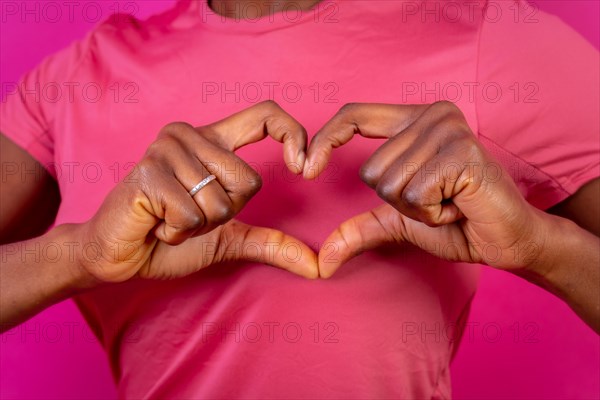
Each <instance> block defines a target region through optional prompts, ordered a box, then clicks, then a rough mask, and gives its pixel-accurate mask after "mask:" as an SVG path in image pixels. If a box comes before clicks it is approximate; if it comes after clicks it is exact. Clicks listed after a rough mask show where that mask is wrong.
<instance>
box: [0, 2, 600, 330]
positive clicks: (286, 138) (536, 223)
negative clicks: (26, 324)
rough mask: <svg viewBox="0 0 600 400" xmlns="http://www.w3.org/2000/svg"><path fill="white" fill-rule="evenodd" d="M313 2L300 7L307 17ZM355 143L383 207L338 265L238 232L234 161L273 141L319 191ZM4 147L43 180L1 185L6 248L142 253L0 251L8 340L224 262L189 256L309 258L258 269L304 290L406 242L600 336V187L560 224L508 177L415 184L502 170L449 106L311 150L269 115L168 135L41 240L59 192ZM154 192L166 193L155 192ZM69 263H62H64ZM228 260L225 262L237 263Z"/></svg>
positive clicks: (353, 123)
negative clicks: (45, 315)
mask: <svg viewBox="0 0 600 400" xmlns="http://www.w3.org/2000/svg"><path fill="white" fill-rule="evenodd" d="M317 2H318V1H315V0H310V1H295V3H296V4H297V5H300V6H301V7H303V9H309V8H311V7H313V6H314V5H315V4H316V3H317ZM241 3H243V1H242V0H214V1H213V2H212V3H211V5H212V7H213V9H214V10H215V11H216V12H218V13H219V12H220V11H221V12H222V13H223V15H226V16H228V17H231V18H244V17H245V18H249V17H250V18H255V17H257V16H247V15H246V16H244V15H240V14H239V13H236V12H237V11H236V10H243V9H244V8H241V7H236V4H237V5H239V4H241ZM255 4H260V2H257V3H255ZM274 4H279V5H278V6H277V7H279V10H281V9H284V7H285V4H286V2H284V1H279V2H275V3H274ZM253 9H256V8H255V7H253ZM277 10H278V9H273V4H271V5H264V7H262V8H260V11H259V12H260V13H261V14H260V16H263V15H266V13H269V12H274V11H275V12H276V11H277ZM231 132H236V133H237V135H231ZM355 134H360V135H363V136H365V137H386V138H389V141H388V142H386V143H385V144H384V145H383V146H382V147H381V148H380V149H379V150H378V151H377V152H376V153H375V154H373V156H372V157H371V159H370V160H369V161H367V163H366V164H365V165H364V166H363V168H362V170H361V177H362V178H363V180H364V181H365V183H366V184H367V185H369V186H370V187H371V188H373V189H374V190H376V191H377V193H378V194H379V195H380V197H381V198H382V199H383V201H384V203H382V204H383V205H382V206H381V207H378V208H377V209H375V210H372V211H371V212H369V213H366V214H363V215H359V216H356V217H355V218H353V219H351V220H349V221H346V222H344V223H343V224H342V225H340V227H339V228H338V229H337V230H336V231H334V232H333V233H332V234H331V235H330V237H329V239H328V240H327V242H333V243H335V244H336V245H337V246H338V248H339V249H340V252H339V257H338V258H339V262H338V263H334V264H332V263H324V262H319V261H318V258H317V255H315V254H314V252H313V251H312V250H311V249H310V248H309V247H308V246H306V245H305V244H303V243H301V242H299V241H298V240H297V239H295V238H293V237H290V236H288V235H285V234H284V233H282V232H279V231H275V230H272V229H266V228H260V227H251V226H248V225H245V224H242V223H240V222H237V221H235V220H233V219H232V218H233V217H234V216H235V215H236V214H237V213H238V212H239V211H240V210H241V209H242V208H243V206H244V205H245V204H246V202H247V201H249V200H250V198H251V197H252V196H253V195H254V194H255V193H256V191H257V190H259V188H260V180H259V178H258V176H257V175H256V174H255V173H253V171H251V170H250V169H249V167H248V165H247V164H245V163H244V162H243V160H241V159H239V158H237V156H235V154H234V151H235V150H236V149H238V148H239V147H241V146H244V145H246V144H249V143H253V142H256V141H258V140H261V139H262V138H264V137H265V136H271V137H272V138H274V139H276V140H278V141H280V142H282V143H283V144H284V160H285V161H286V163H287V164H288V165H290V169H291V170H292V172H295V173H301V172H302V171H304V175H305V178H307V179H312V178H314V177H316V176H317V175H318V174H319V173H321V172H322V170H320V169H319V168H315V167H314V165H313V164H315V165H317V166H324V165H327V161H328V159H329V156H330V153H331V151H332V149H333V148H335V147H338V146H341V145H343V144H344V143H346V142H347V141H349V140H350V139H351V138H352V137H353V135H355ZM0 144H1V145H2V146H1V149H0V158H1V160H0V161H1V162H2V163H6V164H10V165H17V166H19V168H22V169H24V168H23V167H26V169H27V170H33V169H35V168H37V170H38V171H39V172H38V176H37V177H36V178H35V179H21V178H20V176H17V177H15V176H12V177H9V178H8V179H7V180H6V181H3V183H2V191H1V193H0V200H1V201H0V238H1V240H2V242H3V243H12V242H16V241H18V240H22V239H25V238H34V239H31V240H30V242H29V243H28V244H27V245H28V246H35V245H36V244H40V245H42V246H43V245H44V244H45V243H49V242H53V243H72V242H74V241H75V242H79V243H87V242H95V243H99V244H101V245H104V246H107V247H111V246H114V245H115V244H117V245H119V246H121V247H123V248H127V249H134V250H135V251H133V252H121V253H119V255H120V258H112V259H111V258H107V259H102V260H101V261H100V262H94V263H91V262H89V260H86V259H85V257H83V256H82V255H81V254H76V257H75V258H74V259H73V260H63V262H61V263H54V264H52V265H44V264H43V263H35V262H28V263H23V262H22V260H21V258H20V257H19V256H18V255H16V256H15V255H14V254H12V250H13V249H12V248H11V247H10V246H2V247H0V252H2V256H3V259H6V260H7V262H3V265H2V268H1V270H0V273H1V279H0V322H1V323H2V330H5V329H7V328H10V327H11V326H14V325H16V324H18V323H20V322H23V321H24V320H26V319H27V318H29V317H31V316H32V315H34V314H35V313H37V312H39V311H41V310H43V309H44V308H46V307H48V306H50V305H52V304H54V303H56V302H58V301H60V300H63V299H65V298H68V297H69V296H72V295H73V294H76V293H79V292H81V291H85V290H88V289H90V288H93V287H95V286H98V285H103V284H110V283H113V282H122V281H124V280H127V279H130V278H132V277H141V278H173V277H181V276H185V275H187V274H190V273H193V272H195V271H197V270H198V269H200V268H204V267H206V266H209V265H211V264H213V263H217V262H220V261H223V260H224V258H222V257H220V256H219V255H218V254H219V251H216V252H215V254H213V256H211V257H208V258H207V257H203V262H202V263H201V264H200V265H198V263H197V259H198V254H196V253H195V251H196V249H197V248H199V247H200V248H201V247H202V245H203V244H212V245H214V246H215V247H216V248H217V249H220V250H223V251H224V250H226V249H227V248H228V246H231V245H232V244H236V243H237V244H239V243H243V242H244V241H250V242H253V243H265V242H277V243H280V244H283V243H286V242H291V241H293V242H295V244H296V245H297V246H300V247H301V248H302V249H303V251H302V259H301V261H300V262H297V263H292V264H290V263H289V262H286V260H285V259H284V258H283V257H281V255H280V254H277V253H275V254H273V253H272V252H271V251H269V249H265V251H264V252H262V254H265V255H270V256H269V257H267V258H265V259H260V260H253V261H258V262H263V263H268V264H272V265H275V266H278V267H281V268H284V269H286V270H289V271H290V272H293V273H296V274H299V275H301V276H305V277H308V278H315V277H317V276H321V277H323V278H326V277H329V276H331V275H332V274H333V273H334V272H335V270H336V269H337V268H339V267H340V266H341V264H342V263H343V262H344V261H346V260H348V259H350V258H351V257H353V256H354V255H356V254H358V253H359V252H361V251H365V250H368V249H372V248H375V247H377V246H379V245H381V244H384V243H390V242H398V243H401V242H404V241H408V242H411V243H414V244H415V245H417V246H421V247H423V248H424V249H425V250H428V251H431V249H432V248H434V246H431V244H436V243H437V244H439V243H459V244H461V246H459V250H460V251H458V252H457V253H456V254H450V255H449V254H444V255H440V254H436V253H435V251H433V253H434V254H436V255H438V256H445V257H446V258H450V259H451V260H453V261H466V262H479V263H487V264H489V265H491V266H493V267H496V268H499V269H503V270H506V271H509V272H511V273H514V274H517V275H520V276H523V277H525V278H526V279H528V280H530V281H531V282H533V283H535V284H537V285H539V286H542V287H544V288H546V289H547V290H549V291H551V292H553V293H555V294H556V295H557V296H559V297H560V298H562V299H563V300H564V301H565V302H567V304H569V306H570V307H571V308H573V310H574V311H575V312H577V314H578V315H579V316H580V317H581V318H582V319H583V320H584V321H585V322H586V323H588V324H589V325H590V326H591V327H592V328H593V329H595V330H596V331H597V332H598V331H600V301H599V299H598V292H599V291H600V289H599V286H600V284H599V283H598V282H599V281H600V277H599V274H598V269H599V268H598V267H599V265H600V260H599V259H598V254H597V253H598V252H597V249H598V246H599V244H600V243H599V240H598V237H597V236H595V235H598V233H599V232H600V218H599V216H600V201H598V200H599V197H600V195H599V193H600V180H598V179H596V180H594V181H593V182H590V183H588V184H587V185H585V186H584V187H582V188H581V189H580V190H579V191H578V192H577V193H575V194H574V195H573V196H571V197H570V198H568V199H567V200H565V201H564V202H563V203H561V204H559V205H558V206H556V207H554V208H553V209H552V210H551V211H552V212H553V213H555V214H556V215H561V216H564V217H565V218H561V217H558V216H554V215H551V214H550V213H546V212H542V211H540V210H537V209H535V208H533V207H531V206H530V205H528V204H527V202H526V201H525V200H524V199H523V197H522V196H521V194H520V193H519V192H518V190H517V189H516V187H515V185H514V183H513V182H512V180H511V179H510V177H509V176H508V174H506V173H503V174H502V179H501V180H500V181H499V182H494V183H493V184H492V183H490V182H486V181H485V180H482V179H481V173H480V171H478V170H477V169H476V168H475V169H473V168H469V169H466V170H457V175H456V176H454V177H452V179H451V180H449V181H444V180H440V181H434V182H432V181H430V180H429V181H428V180H427V179H414V178H415V176H417V177H419V172H418V171H416V172H414V173H412V175H411V174H407V173H406V172H405V171H404V170H403V169H402V168H401V167H402V165H403V163H408V162H415V163H417V164H420V163H427V162H434V163H440V164H442V165H443V164H444V163H456V164H459V165H460V164H462V163H464V162H465V161H469V162H473V163H474V165H478V164H479V165H483V164H485V163H487V162H495V160H493V159H492V158H491V157H490V156H489V155H488V154H487V153H486V152H485V149H483V148H482V146H481V145H480V144H479V143H478V142H477V141H476V140H475V139H474V135H473V133H472V132H471V131H470V130H469V128H468V126H467V124H466V122H465V121H464V117H463V116H462V113H461V112H460V110H458V109H457V108H456V107H455V106H453V105H451V104H449V103H445V102H441V103H437V104H434V105H419V106H400V105H381V104H362V105H361V104H354V105H348V106H345V107H343V108H342V109H341V110H340V112H339V113H338V114H336V116H334V117H333V118H332V120H330V121H329V122H328V123H327V124H326V125H325V126H324V127H323V128H322V129H321V130H320V131H319V132H318V133H317V135H316V136H315V137H314V139H313V140H312V142H311V144H310V147H309V148H308V150H306V132H305V131H304V129H303V128H302V127H301V125H300V124H299V123H298V122H296V121H295V120H294V119H293V118H292V117H291V116H289V115H288V114H286V113H285V112H284V111H283V110H281V108H280V107H279V106H277V105H276V104H274V103H272V102H265V103H261V104H259V105H257V106H254V107H251V108H249V109H247V110H244V111H242V112H240V113H237V114H235V115H233V116H231V117H228V118H226V119H224V120H222V121H218V122H215V123H214V124H211V125H208V126H204V127H197V128H194V127H191V126H190V125H187V124H184V123H174V124H169V125H167V126H166V127H165V128H164V129H163V130H162V131H161V132H160V133H159V137H158V139H157V141H156V142H154V143H153V144H152V145H151V146H150V147H149V149H148V151H147V153H146V155H145V156H144V158H143V159H142V160H141V161H140V163H139V164H138V168H136V169H135V170H134V175H133V177H134V178H135V179H134V183H125V182H122V183H120V184H119V185H117V186H116V187H115V188H114V189H113V190H112V191H111V192H110V193H109V195H108V196H107V198H106V199H105V200H104V203H103V205H102V206H101V207H100V209H99V211H98V212H97V214H96V215H95V216H94V217H93V218H92V219H90V220H89V221H87V222H85V223H82V224H68V225H61V226H58V227H56V228H54V229H52V230H51V231H49V232H47V233H45V234H44V235H41V236H40V234H41V233H42V232H43V231H44V230H45V229H46V228H47V227H48V226H49V224H50V223H51V222H52V221H53V219H54V218H55V216H56V210H57V205H58V204H59V202H60V197H59V194H58V188H57V184H56V182H55V181H54V180H53V178H52V177H51V176H50V175H49V174H48V173H47V172H46V171H45V170H44V168H43V167H42V166H40V165H39V164H38V163H37V161H35V160H34V159H33V158H32V157H31V156H29V155H28V153H26V152H25V151H24V150H23V149H21V148H19V147H18V146H17V145H15V144H14V143H12V142H11V141H10V140H8V139H6V138H4V137H2V139H1V142H0ZM305 160H306V162H305ZM215 161H220V162H224V163H240V164H241V165H242V168H245V169H246V171H247V174H246V176H254V177H255V179H254V180H251V181H249V182H242V183H239V182H238V183H235V182H228V181H227V180H225V179H224V178H223V177H222V176H221V174H220V171H219V170H218V169H210V167H209V166H208V165H209V163H210V162H215ZM207 162H208V163H207ZM6 164H5V165H6ZM208 174H214V175H215V176H217V180H215V181H213V182H211V183H210V184H209V185H208V186H207V187H206V188H205V189H203V190H202V191H201V192H200V193H199V194H197V195H195V196H194V197H191V196H189V194H188V193H187V192H188V190H189V189H190V188H191V187H193V185H194V184H196V183H197V181H198V176H207V175H208ZM148 182H152V184H149V183H148ZM153 187H155V188H159V189H160V190H152V188H153ZM524 221H525V222H527V223H524ZM571 221H574V222H575V223H576V224H578V225H579V226H577V225H576V224H575V223H573V222H571ZM21 227H28V228H30V229H21ZM583 228H585V229H583ZM586 229H587V231H586ZM588 231H589V232H588ZM590 232H592V233H594V234H595V235H594V234H592V233H590ZM472 242H474V243H478V244H480V245H481V244H494V245H497V246H499V247H500V248H501V249H502V250H503V251H502V254H503V255H504V256H503V257H500V259H494V260H491V259H488V258H486V257H485V254H483V253H481V252H479V251H478V250H477V246H475V247H473V246H469V243H472ZM530 243H535V244H536V246H534V248H533V249H531V248H530V250H531V251H530V252H528V253H526V254H525V255H524V256H522V257H516V258H515V257H508V256H507V254H520V253H519V251H518V250H519V249H523V248H527V244H530ZM80 248H81V247H80ZM64 251H65V253H68V252H69V249H64ZM106 253H107V254H108V253H110V251H106ZM223 253H224V254H227V255H228V257H229V258H228V260H235V259H241V257H242V256H240V258H238V257H237V256H236V255H235V254H234V255H232V253H231V252H225V251H224V252H223ZM165 260H171V262H165ZM173 260H175V262H173Z"/></svg>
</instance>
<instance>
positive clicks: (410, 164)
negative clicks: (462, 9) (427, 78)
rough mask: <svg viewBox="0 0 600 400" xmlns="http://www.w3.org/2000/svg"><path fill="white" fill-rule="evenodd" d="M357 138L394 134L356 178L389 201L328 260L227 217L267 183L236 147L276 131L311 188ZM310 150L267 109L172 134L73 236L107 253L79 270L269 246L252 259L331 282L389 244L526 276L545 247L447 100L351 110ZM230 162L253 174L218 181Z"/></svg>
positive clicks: (184, 262) (180, 270) (153, 270)
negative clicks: (291, 256)
mask: <svg viewBox="0 0 600 400" xmlns="http://www.w3.org/2000/svg"><path fill="white" fill-rule="evenodd" d="M354 134H360V135H362V136H364V137H369V138H373V137H378V138H381V137H385V138H390V139H389V140H388V141H387V142H386V143H385V144H384V145H383V146H381V147H380V148H379V149H378V150H377V151H376V152H375V154H373V156H372V157H371V158H370V159H369V160H368V161H367V162H366V163H365V165H364V166H363V168H362V170H361V177H362V179H363V180H364V181H365V183H367V184H368V185H369V186H370V187H372V188H374V189H375V190H376V191H377V193H378V194H379V196H380V197H381V198H382V199H383V200H385V201H386V202H387V203H388V204H385V205H382V206H381V207H378V208H376V209H374V210H372V211H370V212H367V213H365V214H362V215H359V216H356V217H354V218H352V219H350V220H348V221H346V222H344V223H343V224H342V225H340V226H339V228H338V229H336V230H335V231H334V232H333V233H332V234H331V235H330V237H329V238H328V240H327V241H326V243H333V244H334V245H335V246H336V247H337V248H338V254H337V256H338V260H337V261H336V262H332V263H326V262H325V258H324V256H323V255H322V254H319V256H317V255H316V254H315V253H314V252H313V251H312V250H311V249H310V248H309V247H308V246H307V245H306V244H304V243H302V242H301V241H300V240H298V239H296V238H293V237H291V236H289V235H286V234H284V233H282V232H280V231H276V230H274V229H270V228H262V227H254V226H249V225H246V224H243V223H241V222H239V221H236V220H233V219H232V218H233V217H234V216H235V215H236V214H237V213H239V212H240V210H241V209H242V208H243V207H244V206H245V204H246V203H247V202H248V201H249V200H250V198H251V197H252V196H253V195H254V194H256V193H257V191H258V190H259V189H260V186H261V181H260V176H258V174H257V173H256V172H255V171H254V170H253V169H252V168H250V166H248V164H246V163H245V162H244V161H242V160H241V159H240V158H239V157H237V156H236V155H235V154H234V153H233V152H234V151H235V150H237V149H239V148H240V147H242V146H245V145H247V144H250V143H254V142H257V141H259V140H261V139H263V138H264V137H266V136H271V137H273V138H274V139H276V140H277V141H279V142H282V143H283V145H284V159H285V161H286V164H287V165H288V168H289V169H290V170H291V171H292V172H294V173H302V172H303V173H304V177H305V178H307V179H314V178H315V177H317V176H318V175H319V174H320V173H321V172H322V171H323V166H325V165H327V162H328V160H329V157H330V155H331V151H332V149H333V148H336V147H339V146H341V145H343V144H345V143H347V142H348V141H349V140H350V139H351V138H352V137H353V135H354ZM306 143H307V135H306V131H305V130H304V128H303V127H302V126H301V125H300V124H299V123H298V122H297V121H296V120H294V119H293V118H292V117H291V116H290V115H288V114H287V113H285V111H283V110H282V109H281V108H280V107H279V106H278V105H276V104H275V103H274V102H264V103H260V104H258V105H256V106H253V107H250V108H248V109H246V110H244V111H242V112H239V113H237V114H234V115H232V116H230V117H228V118H226V119H223V120H221V121H218V122H216V123H214V124H211V125H207V126H204V127H199V128H193V127H192V126H190V125H188V124H185V123H173V124H169V125H167V126H166V127H165V128H163V129H162V131H161V133H160V134H159V137H158V139H157V141H156V142H154V143H153V144H152V145H150V147H149V148H148V151H147V152H146V155H145V156H144V158H143V159H142V160H141V161H140V163H139V164H138V165H137V167H136V168H135V169H134V172H133V173H132V174H131V176H130V177H128V178H127V179H126V180H125V181H123V182H121V183H120V184H119V185H117V187H116V188H115V189H113V191H111V193H110V194H109V195H108V197H107V198H106V200H105V201H104V203H103V204H102V206H101V208H100V210H99V211H98V212H97V214H96V215H95V216H94V217H93V218H92V219H91V220H90V221H89V222H87V223H86V224H83V226H82V228H81V229H82V232H81V235H82V236H81V237H83V238H84V240H85V241H87V242H94V243H96V244H98V245H99V246H100V248H101V249H103V250H105V251H101V254H103V255H104V254H113V255H114V256H113V257H102V258H101V259H100V260H94V261H93V262H92V261H89V260H82V262H81V264H82V265H83V266H84V268H85V269H86V270H87V271H88V272H89V273H90V274H91V275H92V276H94V277H95V278H97V279H99V280H101V281H111V282H116V281H123V280H126V279H128V278H130V277H132V276H134V275H138V276H140V277H145V278H171V277H180V276H184V275H187V274H190V273H193V272H195V271H197V270H199V269H201V268H204V267H206V266H208V265H211V264H214V263H218V262H222V261H229V260H238V259H243V258H247V255H244V254H239V255H238V254H236V252H235V251H233V252H231V251H229V249H231V248H235V247H236V246H238V248H243V244H244V243H252V244H253V245H259V246H262V247H263V248H262V249H260V250H261V251H259V252H257V254H259V257H258V258H256V259H253V261H258V262H263V263H267V264H271V265H274V266H277V267H281V268H284V269H286V270H289V271H291V272H294V273H296V274H299V275H302V276H305V277H308V278H316V277H318V276H321V277H323V278H326V277H329V276H331V275H332V274H333V273H334V272H335V270H336V269H337V268H339V267H340V266H341V265H342V264H343V263H344V262H346V261H347V260H349V259H350V258H352V257H353V256H355V255H357V254H359V253H360V252H362V251H365V250H368V249H373V248H375V247H377V246H379V245H381V244H383V243H387V242H397V243H401V242H410V243H413V244H415V245H417V246H419V247H421V248H423V249H424V250H426V251H429V252H431V253H433V254H435V255H437V256H439V257H442V258H445V259H448V260H451V261H466V262H483V263H487V264H490V265H492V266H496V267H499V268H505V269H509V268H513V269H519V268H527V267H528V266H529V264H530V263H531V262H532V261H533V260H535V259H536V253H537V252H538V251H540V249H541V247H542V246H543V243H544V237H543V235H542V232H544V230H543V229H540V227H541V226H542V223H541V221H542V219H543V218H542V217H541V212H540V211H538V210H536V209H535V208H534V207H532V206H530V205H529V204H528V203H527V202H526V201H525V200H524V199H523V197H522V196H521V194H520V193H519V191H518V189H517V188H516V186H515V184H514V183H513V181H512V179H511V178H510V177H509V176H508V175H507V174H506V173H505V172H504V171H503V170H502V169H501V167H500V166H499V164H497V163H496V162H494V160H493V159H492V158H491V157H490V156H489V155H488V154H487V153H486V151H485V149H484V148H483V147H482V146H481V144H479V143H478V141H477V140H476V138H475V137H474V135H473V134H472V132H471V131H470V129H469V127H468V126H467V124H466V122H465V120H464V117H463V116H462V113H461V112H460V110H459V109H458V108H457V107H456V106H454V105H453V104H451V103H448V102H439V103H435V104H433V105H389V104H351V105H347V106H345V107H343V108H342V109H341V110H340V111H339V112H338V113H337V114H336V115H335V116H334V117H333V118H332V119H331V120H330V121H329V122H328V123H327V124H326V125H325V126H324V127H323V128H322V129H321V130H320V131H319V132H318V133H317V134H316V136H315V137H314V138H313V140H312V141H311V144H310V147H309V148H308V151H306V150H305V149H306ZM233 163H239V164H241V166H242V168H243V170H244V174H245V176H247V177H251V179H247V180H244V181H243V182H239V181H232V180H227V179H225V178H226V175H225V173H224V172H225V171H227V170H231V165H232V164H233ZM490 164H493V165H494V166H495V167H496V168H498V171H500V174H496V175H494V179H493V180H490V179H487V178H486V175H485V172H484V171H485V170H486V168H487V167H488V166H489V165H490ZM228 165H229V167H227V166H228ZM222 167H223V168H222ZM432 171H433V173H432ZM211 175H214V177H215V179H214V180H213V181H211V182H209V183H208V184H206V186H205V187H203V188H202V189H201V191H200V192H198V193H194V192H192V193H188V192H190V190H191V189H192V188H194V187H195V186H196V185H197V184H198V182H199V181H200V180H202V181H203V182H205V181H204V178H207V177H210V176H211ZM211 178H212V177H211ZM286 243H288V244H289V243H293V244H294V245H295V246H299V248H300V249H301V252H300V260H298V261H295V262H290V261H289V260H287V259H286V258H285V257H284V256H283V255H282V254H281V249H282V248H284V247H285V244H286ZM532 243H537V244H536V245H534V246H532ZM239 245H242V246H239ZM115 246H116V248H117V250H118V251H116V252H115V251H114V248H115ZM527 246H529V247H527ZM490 247H491V248H492V249H493V250H494V252H492V254H490V251H489V249H490ZM524 247H526V248H527V250H528V251H529V253H528V254H527V257H523V254H524V252H523V248H524ZM297 248H298V247H297ZM109 249H110V250H109ZM199 250H200V253H202V254H201V255H202V257H201V259H199V257H198V251H199Z"/></svg>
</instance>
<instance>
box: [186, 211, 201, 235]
mask: <svg viewBox="0 0 600 400" xmlns="http://www.w3.org/2000/svg"><path fill="white" fill-rule="evenodd" d="M203 225H204V215H203V214H202V212H201V211H200V210H189V211H188V213H187V215H186V216H185V222H184V223H183V224H182V225H181V229H182V230H183V231H195V230H197V229H200V228H201V227H202V226H203Z"/></svg>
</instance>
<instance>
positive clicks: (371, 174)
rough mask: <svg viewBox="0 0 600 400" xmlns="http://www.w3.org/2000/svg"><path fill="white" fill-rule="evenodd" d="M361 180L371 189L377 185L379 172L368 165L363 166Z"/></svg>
mask: <svg viewBox="0 0 600 400" xmlns="http://www.w3.org/2000/svg"><path fill="white" fill-rule="evenodd" d="M359 176H360V179H361V180H362V181H363V182H364V183H366V184H367V185H368V186H370V187H375V186H376V185H377V172H376V171H375V169H374V168H373V167H372V166H371V165H368V164H363V166H362V167H360V171H359Z"/></svg>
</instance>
